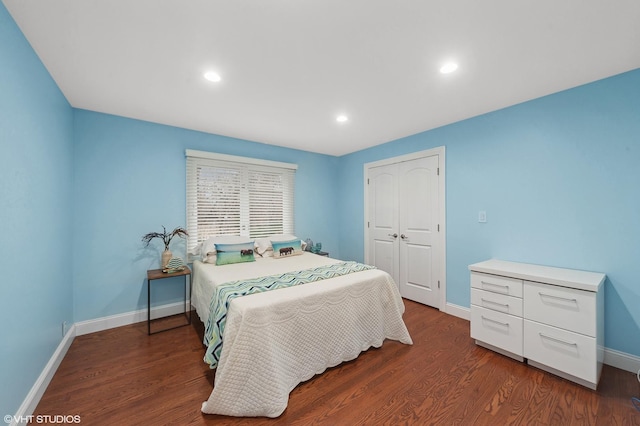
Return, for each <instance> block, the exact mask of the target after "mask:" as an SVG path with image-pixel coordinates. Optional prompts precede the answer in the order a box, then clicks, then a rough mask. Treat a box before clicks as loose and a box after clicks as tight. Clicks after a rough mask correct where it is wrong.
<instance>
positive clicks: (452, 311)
mask: <svg viewBox="0 0 640 426" xmlns="http://www.w3.org/2000/svg"><path fill="white" fill-rule="evenodd" d="M444 312H445V313H447V314H449V315H453V316H454V317H458V318H462V319H464V320H467V321H471V309H470V308H465V307H463V306H460V305H454V304H453V303H447V305H446V306H445V308H444Z"/></svg>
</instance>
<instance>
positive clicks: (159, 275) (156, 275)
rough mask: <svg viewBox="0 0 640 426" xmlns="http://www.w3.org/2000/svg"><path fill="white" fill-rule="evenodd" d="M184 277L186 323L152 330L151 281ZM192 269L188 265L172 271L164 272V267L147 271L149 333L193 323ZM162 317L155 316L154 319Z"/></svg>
mask: <svg viewBox="0 0 640 426" xmlns="http://www.w3.org/2000/svg"><path fill="white" fill-rule="evenodd" d="M182 276H183V277H184V316H185V318H186V319H187V323H186V324H180V325H177V326H175V327H169V328H165V329H162V330H158V331H154V332H153V333H152V332H151V281H154V280H162V279H165V278H173V277H182ZM187 277H188V278H189V309H187ZM191 287H192V283H191V269H189V267H188V266H185V267H184V270H182V271H178V272H172V273H165V272H162V269H149V270H148V271H147V333H148V334H149V335H152V334H155V333H160V332H161V331H167V330H173V329H174V328H178V327H184V326H185V325H190V324H191ZM157 319H160V318H154V321H155V320H157Z"/></svg>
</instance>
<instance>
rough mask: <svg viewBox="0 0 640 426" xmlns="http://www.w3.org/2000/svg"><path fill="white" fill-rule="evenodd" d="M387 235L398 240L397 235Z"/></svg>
mask: <svg viewBox="0 0 640 426" xmlns="http://www.w3.org/2000/svg"><path fill="white" fill-rule="evenodd" d="M387 235H388V236H390V237H393V238H398V234H387Z"/></svg>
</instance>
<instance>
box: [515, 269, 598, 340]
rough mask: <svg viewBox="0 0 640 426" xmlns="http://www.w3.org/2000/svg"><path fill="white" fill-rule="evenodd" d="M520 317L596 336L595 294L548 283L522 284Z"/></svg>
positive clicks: (527, 282)
mask: <svg viewBox="0 0 640 426" xmlns="http://www.w3.org/2000/svg"><path fill="white" fill-rule="evenodd" d="M524 300H525V301H526V302H525V305H524V317H525V318H526V319H530V320H533V321H537V322H540V323H543V324H548V325H553V326H556V327H560V328H563V329H565V330H569V331H574V332H576V333H581V334H585V335H587V336H592V337H595V336H596V320H595V318H596V294H595V293H593V292H590V291H584V290H576V289H572V288H566V287H559V286H555V285H549V284H540V283H534V282H529V281H526V282H525V283H524Z"/></svg>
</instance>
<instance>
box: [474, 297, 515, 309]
mask: <svg viewBox="0 0 640 426" xmlns="http://www.w3.org/2000/svg"><path fill="white" fill-rule="evenodd" d="M480 300H482V301H483V302H484V303H493V304H494V305H499V306H504V307H505V308H508V307H509V304H508V303H500V302H494V301H493V300H487V299H484V298H481V299H480Z"/></svg>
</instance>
